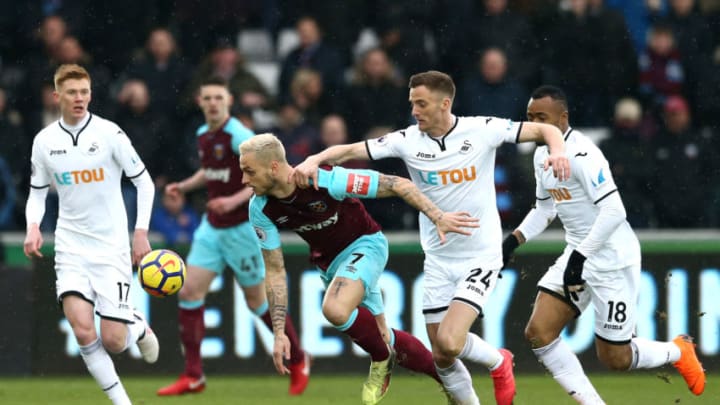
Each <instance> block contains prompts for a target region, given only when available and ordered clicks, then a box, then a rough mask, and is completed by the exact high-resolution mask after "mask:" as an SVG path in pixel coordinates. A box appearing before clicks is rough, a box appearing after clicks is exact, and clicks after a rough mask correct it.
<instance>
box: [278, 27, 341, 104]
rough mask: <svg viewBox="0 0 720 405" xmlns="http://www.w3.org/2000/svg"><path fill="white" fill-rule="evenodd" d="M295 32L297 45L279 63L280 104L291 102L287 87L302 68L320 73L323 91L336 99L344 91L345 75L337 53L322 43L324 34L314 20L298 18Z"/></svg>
mask: <svg viewBox="0 0 720 405" xmlns="http://www.w3.org/2000/svg"><path fill="white" fill-rule="evenodd" d="M296 29H297V33H298V35H299V37H300V45H299V46H298V47H297V48H295V49H294V50H292V51H291V52H290V53H289V54H288V55H287V56H286V57H285V60H283V61H282V67H281V70H280V77H279V79H278V93H279V98H280V101H281V102H283V103H285V102H288V101H289V100H290V83H291V82H292V80H293V78H294V77H295V73H296V72H297V70H299V69H302V68H309V69H313V70H315V71H317V72H318V73H320V76H321V78H322V82H323V84H324V86H325V90H326V91H327V93H328V94H329V95H330V96H331V97H336V96H337V95H338V93H339V92H340V91H341V90H342V88H343V83H344V74H345V72H344V67H343V64H342V57H341V56H340V53H339V52H338V51H337V50H336V49H335V48H334V47H332V46H331V45H328V44H326V43H324V42H323V34H322V32H321V31H320V27H319V26H318V23H317V20H316V19H315V18H314V17H309V16H306V17H301V18H300V19H299V20H298V21H297V24H296ZM337 98H339V97H337Z"/></svg>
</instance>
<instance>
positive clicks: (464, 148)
mask: <svg viewBox="0 0 720 405" xmlns="http://www.w3.org/2000/svg"><path fill="white" fill-rule="evenodd" d="M472 149H473V146H472V144H471V143H470V141H468V140H467V139H466V140H464V141H463V146H462V147H461V148H460V153H462V154H465V153H469V152H470V151H472Z"/></svg>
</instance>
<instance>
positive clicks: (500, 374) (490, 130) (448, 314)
mask: <svg viewBox="0 0 720 405" xmlns="http://www.w3.org/2000/svg"><path fill="white" fill-rule="evenodd" d="M409 87H410V94H409V101H410V104H411V106H412V115H413V117H414V118H415V120H416V121H417V124H416V125H412V126H410V127H408V128H406V129H404V130H400V131H396V132H392V133H389V134H387V135H385V136H382V137H380V138H377V139H372V140H367V141H365V142H357V143H354V144H350V145H337V146H332V147H330V148H328V149H326V150H324V151H322V152H320V153H318V154H317V155H313V156H310V157H308V158H307V159H306V160H305V161H304V162H303V163H301V164H300V165H298V166H297V167H296V168H295V171H294V173H293V178H294V179H295V181H296V182H297V184H298V185H299V186H301V187H307V186H308V180H309V179H312V180H313V181H315V180H316V177H317V167H318V164H341V163H342V162H344V161H347V160H352V159H365V160H367V159H383V158H388V157H399V158H401V159H402V160H403V161H404V162H405V165H406V166H407V167H408V172H409V173H410V178H411V179H412V181H413V183H415V185H416V186H417V187H418V188H419V189H420V191H422V193H423V194H425V195H427V196H428V197H429V198H430V200H432V201H433V202H434V203H435V204H437V206H438V207H439V208H440V209H442V210H444V211H461V212H468V213H469V214H470V215H471V216H472V217H474V218H478V219H479V220H480V228H479V229H474V230H472V234H471V235H470V236H461V235H448V237H447V242H446V243H441V240H440V238H439V237H438V235H437V233H436V229H435V225H434V224H433V223H432V222H431V221H430V220H429V219H428V218H426V217H424V216H420V239H421V243H422V247H423V251H424V252H425V263H424V272H425V279H424V283H425V286H424V287H425V288H424V295H423V314H424V315H425V323H426V328H427V332H428V336H429V337H430V343H431V345H432V349H433V358H434V360H435V365H436V367H437V370H438V374H439V375H440V378H441V379H442V381H443V384H444V386H445V389H446V390H447V391H449V392H450V393H451V395H452V396H453V398H454V400H455V401H457V402H459V403H462V404H477V403H479V402H480V400H479V398H478V397H477V394H476V393H475V390H474V389H473V385H472V377H471V376H470V373H469V372H468V370H467V368H466V367H465V365H464V364H463V362H462V361H461V359H463V360H470V361H473V362H476V363H479V364H482V365H483V366H485V367H487V368H488V370H489V371H490V375H491V377H492V379H493V386H494V391H495V400H496V402H497V403H498V404H500V405H510V404H511V403H512V400H513V398H514V396H515V379H514V377H513V372H512V368H513V366H512V353H510V351H508V350H506V349H497V348H495V347H493V346H491V345H490V344H488V343H487V342H485V341H484V340H483V339H482V338H480V336H477V335H476V334H474V333H471V332H470V327H471V326H472V324H473V322H475V319H476V318H477V317H478V316H481V315H482V307H483V305H484V304H485V302H486V301H487V300H488V299H489V297H490V295H491V293H492V291H493V289H494V288H495V283H496V282H497V279H498V276H499V274H500V269H501V268H502V229H501V227H500V215H499V213H498V210H497V205H496V199H495V187H494V183H493V181H494V177H493V176H494V172H495V170H494V169H495V150H496V149H497V148H498V147H500V145H501V144H502V143H503V142H507V143H516V142H543V143H547V144H549V145H550V146H551V150H552V152H553V153H552V154H551V155H549V156H548V160H547V161H546V162H545V163H544V169H545V170H547V169H549V168H550V167H552V173H553V175H554V176H558V177H559V178H560V179H564V178H565V176H567V175H568V174H569V166H568V161H567V158H566V157H565V156H564V154H563V152H564V144H563V139H562V134H561V133H560V131H559V130H558V129H557V128H555V127H553V126H551V125H546V124H537V123H532V122H514V121H512V120H509V119H502V118H496V117H481V116H477V117H457V116H455V115H453V114H452V112H451V109H452V102H453V98H454V97H455V84H454V83H453V80H452V78H451V77H450V76H448V75H447V74H445V73H442V72H438V71H428V72H424V73H418V74H416V75H413V76H412V77H411V78H410V84H409Z"/></svg>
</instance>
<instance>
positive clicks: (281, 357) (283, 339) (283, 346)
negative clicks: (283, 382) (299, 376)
mask: <svg viewBox="0 0 720 405" xmlns="http://www.w3.org/2000/svg"><path fill="white" fill-rule="evenodd" d="M289 360H290V339H288V337H287V335H285V334H284V333H283V334H282V335H275V345H274V346H273V363H274V364H275V369H276V370H277V372H278V373H280V374H290V370H289V369H288V368H287V367H286V366H285V361H289Z"/></svg>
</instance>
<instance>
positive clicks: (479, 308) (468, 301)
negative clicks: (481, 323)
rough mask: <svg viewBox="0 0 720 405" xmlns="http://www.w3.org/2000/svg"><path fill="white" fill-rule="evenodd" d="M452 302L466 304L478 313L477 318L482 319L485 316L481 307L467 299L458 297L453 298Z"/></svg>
mask: <svg viewBox="0 0 720 405" xmlns="http://www.w3.org/2000/svg"><path fill="white" fill-rule="evenodd" d="M453 301H458V302H464V303H465V304H468V305H470V306H471V307H473V308H475V309H477V311H478V317H480V318H482V317H484V316H485V315H484V314H483V310H482V307H481V306H480V305H478V304H476V303H474V302H472V301H470V300H468V299H465V298H460V297H454V298H453Z"/></svg>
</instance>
